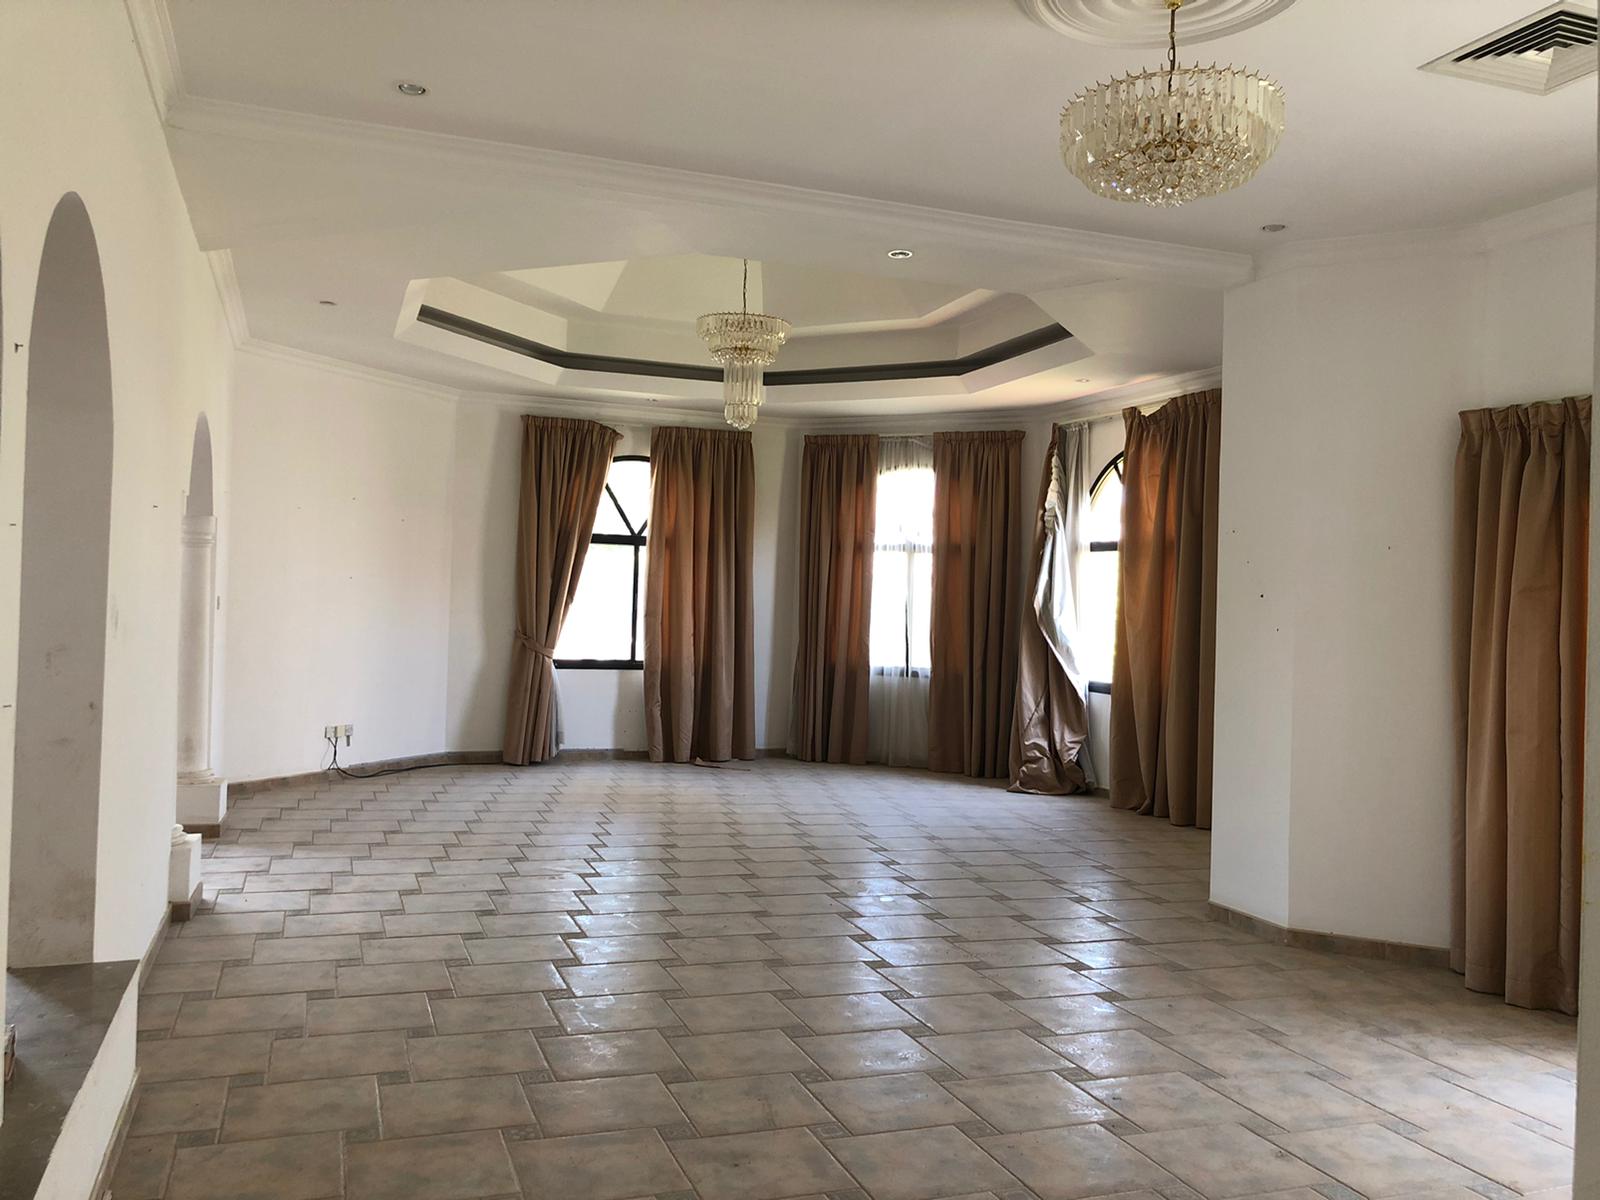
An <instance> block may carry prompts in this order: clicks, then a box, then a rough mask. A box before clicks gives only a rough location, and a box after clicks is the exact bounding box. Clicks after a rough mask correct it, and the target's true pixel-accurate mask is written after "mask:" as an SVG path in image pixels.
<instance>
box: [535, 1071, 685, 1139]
mask: <svg viewBox="0 0 1600 1200" xmlns="http://www.w3.org/2000/svg"><path fill="white" fill-rule="evenodd" d="M527 1094H528V1100H529V1101H530V1102H531V1103H532V1105H533V1111H534V1115H535V1116H536V1117H537V1118H538V1120H539V1129H540V1130H541V1131H542V1133H543V1134H544V1136H545V1137H564V1136H566V1135H568V1134H574V1133H603V1132H608V1131H611V1130H618V1129H639V1128H648V1127H652V1126H663V1125H676V1124H678V1123H679V1122H681V1121H684V1120H686V1117H685V1116H684V1112H683V1110H682V1109H681V1108H679V1107H678V1103H677V1101H675V1100H674V1099H673V1098H672V1093H671V1092H669V1091H667V1089H666V1086H665V1085H664V1084H663V1083H662V1082H661V1079H660V1078H659V1077H658V1076H656V1075H625V1076H622V1077H620V1078H615V1079H584V1080H573V1081H571V1082H566V1083H537V1084H533V1085H531V1086H529V1087H528V1089H527Z"/></svg>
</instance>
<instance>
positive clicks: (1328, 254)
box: [1256, 188, 1596, 279]
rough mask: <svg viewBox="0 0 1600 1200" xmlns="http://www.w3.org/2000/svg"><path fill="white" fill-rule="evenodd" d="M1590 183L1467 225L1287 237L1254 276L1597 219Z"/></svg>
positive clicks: (1493, 240)
mask: <svg viewBox="0 0 1600 1200" xmlns="http://www.w3.org/2000/svg"><path fill="white" fill-rule="evenodd" d="M1595 201H1596V192H1595V189H1594V188H1587V189H1585V190H1584V191H1581V192H1574V193H1572V194H1571V195H1569V196H1560V197H1558V198H1556V199H1554V200H1547V201H1545V202H1544V203H1543V204H1535V205H1534V206H1532V207H1531V208H1522V209H1518V210H1517V211H1515V212H1510V213H1506V214H1504V215H1502V216H1498V217H1491V218H1489V219H1488V220H1486V221H1477V222H1474V223H1473V224H1470V225H1453V226H1449V227H1447V228H1444V229H1421V230H1411V231H1408V232H1397V233H1371V234H1361V235H1359V236H1356V237H1343V238H1322V239H1318V240H1314V241H1305V242H1291V243H1290V244H1289V245H1287V246H1282V247H1279V248H1278V249H1275V250H1268V251H1266V252H1264V253H1262V254H1260V255H1259V256H1258V257H1257V259H1256V277H1257V278H1258V279H1261V278H1266V277H1267V276H1270V275H1277V274H1279V273H1281V272H1283V271H1290V270H1295V269H1299V268H1306V267H1331V266H1339V265H1343V264H1349V263H1363V262H1387V261H1393V260H1395V259H1406V258H1416V257H1420V256H1424V255H1429V254H1461V255H1467V254H1483V253H1487V252H1488V251H1491V250H1494V249H1497V248H1499V247H1501V246H1508V245H1512V244H1515V243H1517V242H1522V241H1527V240H1528V239H1529V238H1535V237H1542V236H1543V235H1545V234H1549V233H1557V232H1560V231H1561V230H1563V229H1574V228H1578V227H1581V226H1584V225H1590V226H1592V225H1594V224H1595Z"/></svg>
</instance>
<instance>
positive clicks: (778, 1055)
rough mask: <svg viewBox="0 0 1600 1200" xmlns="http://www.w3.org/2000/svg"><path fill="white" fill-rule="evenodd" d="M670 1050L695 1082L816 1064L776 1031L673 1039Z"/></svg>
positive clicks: (773, 1072) (809, 1067)
mask: <svg viewBox="0 0 1600 1200" xmlns="http://www.w3.org/2000/svg"><path fill="white" fill-rule="evenodd" d="M672 1051H673V1052H674V1053H675V1054H677V1056H678V1057H679V1058H680V1059H682V1060H683V1065H684V1066H686V1067H688V1068H689V1070H690V1071H691V1072H693V1073H694V1077H695V1078H696V1079H729V1078H732V1077H735V1076H739V1075H773V1074H779V1073H782V1072H786V1071H809V1070H811V1069H813V1068H814V1067H815V1066H816V1064H815V1063H813V1062H812V1061H811V1059H809V1058H807V1057H806V1056H805V1054H804V1053H803V1052H802V1051H801V1050H800V1048H799V1047H798V1046H797V1045H795V1043H794V1042H793V1041H791V1040H790V1039H789V1038H788V1037H787V1036H786V1035H785V1034H783V1033H781V1032H780V1031H778V1030H776V1029H763V1030H757V1031H753V1032H747V1033H708V1034H700V1035H696V1036H693V1037H681V1038H677V1039H676V1040H674V1041H673V1043H672Z"/></svg>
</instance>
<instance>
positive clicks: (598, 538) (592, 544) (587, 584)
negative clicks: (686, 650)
mask: <svg viewBox="0 0 1600 1200" xmlns="http://www.w3.org/2000/svg"><path fill="white" fill-rule="evenodd" d="M649 517H650V462H649V460H648V459H642V458H618V459H614V460H613V461H612V463H611V469H610V471H609V472H608V473H607V475H606V490H605V491H604V492H603V493H602V494H601V496H600V507H599V510H598V512H597V513H596V515H595V522H594V536H593V537H592V538H591V539H590V541H589V552H588V554H587V555H586V556H585V557H584V560H583V571H582V572H581V573H580V574H579V576H578V590H577V592H576V594H575V595H574V596H573V600H572V606H571V607H570V608H569V609H568V610H567V619H566V622H565V623H564V624H563V626H562V629H561V639H560V641H559V642H558V643H557V644H556V663H557V665H558V666H562V667H584V666H592V665H596V664H602V663H603V664H605V665H606V666H615V665H625V666H639V665H641V663H642V659H643V657H644V585H645V556H646V546H645V542H646V538H647V536H648V535H647V532H646V529H645V526H646V524H647V522H648V520H649Z"/></svg>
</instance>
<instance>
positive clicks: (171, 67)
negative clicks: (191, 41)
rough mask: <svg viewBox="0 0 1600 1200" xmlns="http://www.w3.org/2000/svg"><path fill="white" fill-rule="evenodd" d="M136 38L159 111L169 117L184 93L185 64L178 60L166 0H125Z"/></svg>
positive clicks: (157, 110)
mask: <svg viewBox="0 0 1600 1200" xmlns="http://www.w3.org/2000/svg"><path fill="white" fill-rule="evenodd" d="M123 6H124V8H126V9H127V13H128V24H129V25H130V26H132V27H133V41H134V45H136V46H137V47H138V49H139V61H140V62H141V63H143V64H144V78H145V82H146V83H147V84H148V85H149V87H150V100H151V102H152V103H153V104H154V105H155V108H156V115H157V116H158V117H160V118H161V120H163V121H165V120H166V119H167V112H168V111H169V110H170V109H171V107H172V104H173V101H175V100H176V99H177V98H178V97H180V96H182V95H183V94H184V91H183V68H182V67H181V66H180V65H179V62H178V41H177V39H176V38H175V37H174V36H173V33H172V17H171V14H169V13H168V11H167V3H166V0H123Z"/></svg>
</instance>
